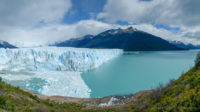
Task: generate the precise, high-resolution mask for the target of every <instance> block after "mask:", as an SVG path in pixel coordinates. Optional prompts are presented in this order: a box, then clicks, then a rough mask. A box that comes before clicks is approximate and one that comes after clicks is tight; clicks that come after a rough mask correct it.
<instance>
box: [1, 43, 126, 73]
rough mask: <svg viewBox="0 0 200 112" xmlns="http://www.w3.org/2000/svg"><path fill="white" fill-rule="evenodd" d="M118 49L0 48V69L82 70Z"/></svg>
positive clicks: (117, 52)
mask: <svg viewBox="0 0 200 112" xmlns="http://www.w3.org/2000/svg"><path fill="white" fill-rule="evenodd" d="M122 52H123V51H122V50H118V49H112V50H107V49H98V50H97V49H83V48H66V47H61V48H60V47H59V48H58V47H38V48H21V49H0V70H11V71H20V70H29V71H37V70H55V71H78V72H83V71H87V70H90V69H93V68H96V67H98V66H99V65H101V64H102V63H104V62H106V61H108V60H110V59H112V58H114V57H116V56H118V55H120V54H122Z"/></svg>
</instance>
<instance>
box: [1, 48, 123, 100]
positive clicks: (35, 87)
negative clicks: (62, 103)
mask: <svg viewBox="0 0 200 112" xmlns="http://www.w3.org/2000/svg"><path fill="white" fill-rule="evenodd" d="M122 53H123V51H122V50H119V49H112V50H107V49H83V48H66V47H62V48H61V47H37V48H20V49H0V77H2V78H3V79H4V81H6V82H8V83H10V84H12V85H14V86H19V87H21V88H23V89H27V90H30V91H32V92H36V93H41V94H44V95H48V96H53V95H61V96H70V97H85V98H88V97H90V91H91V90H90V89H89V88H88V86H87V85H86V84H85V82H84V81H83V79H82V78H81V72H83V71H87V70H90V69H93V68H96V67H98V66H100V65H101V64H102V63H104V62H106V61H108V60H110V59H112V58H114V57H117V56H118V55H120V54H122Z"/></svg>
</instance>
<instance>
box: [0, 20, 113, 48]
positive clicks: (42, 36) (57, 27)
mask: <svg viewBox="0 0 200 112" xmlns="http://www.w3.org/2000/svg"><path fill="white" fill-rule="evenodd" d="M113 27H115V25H110V24H106V23H103V22H99V21H95V20H83V21H79V22H78V23H76V24H72V25H61V24H54V25H49V26H43V27H40V28H29V29H28V28H13V29H7V30H5V31H3V32H0V34H1V36H2V37H4V39H3V40H5V41H8V42H10V43H12V44H15V45H18V46H20V47H28V46H39V45H48V44H52V43H54V42H58V41H64V40H68V39H70V38H76V37H80V36H83V35H86V34H94V35H96V34H98V33H100V32H102V31H104V30H107V29H110V28H113Z"/></svg>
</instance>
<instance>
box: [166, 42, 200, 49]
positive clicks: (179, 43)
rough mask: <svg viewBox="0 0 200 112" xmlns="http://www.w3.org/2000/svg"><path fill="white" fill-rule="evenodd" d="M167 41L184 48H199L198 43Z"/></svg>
mask: <svg viewBox="0 0 200 112" xmlns="http://www.w3.org/2000/svg"><path fill="white" fill-rule="evenodd" d="M169 43H171V44H173V45H176V46H178V47H181V48H184V49H200V45H193V44H185V43H183V42H180V41H170V42H169Z"/></svg>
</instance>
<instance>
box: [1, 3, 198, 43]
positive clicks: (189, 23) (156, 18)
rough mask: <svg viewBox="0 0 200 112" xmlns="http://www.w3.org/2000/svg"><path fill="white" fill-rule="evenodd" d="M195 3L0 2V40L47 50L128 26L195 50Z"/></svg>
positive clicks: (196, 7) (196, 33) (196, 5)
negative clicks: (58, 44)
mask: <svg viewBox="0 0 200 112" xmlns="http://www.w3.org/2000/svg"><path fill="white" fill-rule="evenodd" d="M199 5H200V0H184V1H183V0H51V1H49V0H17V1H13V0H0V35H1V37H0V40H4V41H8V42H10V43H11V44H14V45H16V46H19V47H30V46H40V45H43V46H44V45H48V44H52V43H55V42H60V41H65V40H68V39H70V38H78V37H81V36H84V35H87V34H92V35H96V34H98V33H101V32H103V31H105V30H108V29H113V28H127V27H129V26H133V27H135V28H137V29H139V30H142V31H145V32H148V33H151V34H153V35H156V36H160V37H161V38H163V39H166V40H169V41H174V40H177V41H182V42H184V43H186V44H187V43H193V44H200V40H199V39H200V21H199V20H200V13H199V10H200V7H199Z"/></svg>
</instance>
